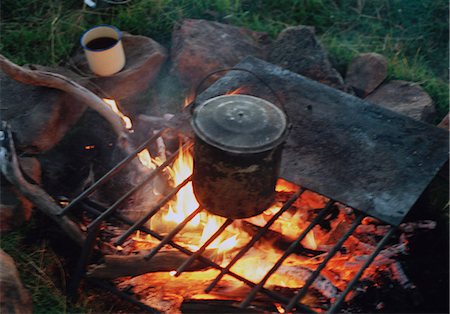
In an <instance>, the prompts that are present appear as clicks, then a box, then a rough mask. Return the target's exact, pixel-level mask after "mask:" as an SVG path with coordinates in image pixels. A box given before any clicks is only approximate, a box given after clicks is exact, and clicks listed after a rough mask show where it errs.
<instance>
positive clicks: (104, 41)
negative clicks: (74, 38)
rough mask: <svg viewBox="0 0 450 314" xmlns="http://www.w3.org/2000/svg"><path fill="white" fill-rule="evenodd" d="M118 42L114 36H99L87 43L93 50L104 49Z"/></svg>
mask: <svg viewBox="0 0 450 314" xmlns="http://www.w3.org/2000/svg"><path fill="white" fill-rule="evenodd" d="M116 43H117V39H115V38H112V37H98V38H95V39H92V40H91V41H90V42H88V43H87V44H86V47H87V48H88V49H91V50H103V49H108V48H110V47H112V46H114V45H115V44H116Z"/></svg>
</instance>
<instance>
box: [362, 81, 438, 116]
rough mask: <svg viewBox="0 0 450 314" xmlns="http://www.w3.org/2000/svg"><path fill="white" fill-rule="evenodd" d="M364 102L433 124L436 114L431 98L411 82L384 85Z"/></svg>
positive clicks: (395, 82)
mask: <svg viewBox="0 0 450 314" xmlns="http://www.w3.org/2000/svg"><path fill="white" fill-rule="evenodd" d="M365 100H367V101H369V102H373V103H375V104H378V105H380V106H383V107H386V108H388V109H391V110H393V111H396V112H398V113H402V114H404V115H407V116H409V117H411V118H413V119H416V120H420V121H423V122H428V123H432V122H433V120H434V116H435V112H436V109H435V107H434V104H433V101H432V99H431V97H430V96H429V95H428V94H427V93H426V92H425V91H424V90H423V89H422V87H420V85H418V84H416V83H412V82H406V81H400V80H398V81H390V82H387V83H384V84H382V85H381V86H380V87H378V88H377V89H376V90H375V91H374V92H373V93H372V94H370V95H369V96H367V97H366V98H365Z"/></svg>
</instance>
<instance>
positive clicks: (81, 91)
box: [0, 55, 127, 145]
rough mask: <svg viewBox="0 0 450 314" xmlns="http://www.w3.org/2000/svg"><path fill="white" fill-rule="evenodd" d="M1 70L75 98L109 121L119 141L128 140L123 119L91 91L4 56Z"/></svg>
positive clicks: (14, 76) (53, 74) (0, 64)
mask: <svg viewBox="0 0 450 314" xmlns="http://www.w3.org/2000/svg"><path fill="white" fill-rule="evenodd" d="M0 68H1V69H2V71H3V72H5V73H6V74H7V75H8V76H10V77H11V78H12V79H14V80H16V81H18V82H21V83H24V84H30V85H35V86H43V87H51V88H56V89H59V90H61V91H64V92H66V93H68V94H70V95H72V96H74V97H75V98H77V99H79V100H80V101H82V102H83V103H85V104H87V105H88V106H89V107H91V108H92V109H93V110H95V111H97V112H98V113H99V114H100V115H102V116H103V117H104V118H105V119H106V120H107V121H109V122H110V123H111V126H112V127H113V129H114V131H115V132H116V133H117V135H118V137H119V139H122V140H124V139H127V131H126V128H125V125H124V124H123V122H122V120H121V118H120V117H119V116H118V115H117V114H115V113H114V111H113V110H112V109H111V108H110V107H108V106H105V103H104V102H103V100H102V99H100V98H99V97H98V96H97V95H95V94H94V93H92V92H91V91H89V90H88V89H87V88H85V87H83V86H81V85H79V84H78V83H75V82H74V81H72V80H70V79H69V78H67V77H65V76H63V75H61V74H57V73H51V72H46V71H39V70H30V69H26V68H24V67H21V66H18V65H17V64H14V63H13V62H11V61H10V60H8V59H7V58H6V57H5V56H3V55H0ZM119 142H120V141H119ZM125 144H126V142H125V143H122V145H125Z"/></svg>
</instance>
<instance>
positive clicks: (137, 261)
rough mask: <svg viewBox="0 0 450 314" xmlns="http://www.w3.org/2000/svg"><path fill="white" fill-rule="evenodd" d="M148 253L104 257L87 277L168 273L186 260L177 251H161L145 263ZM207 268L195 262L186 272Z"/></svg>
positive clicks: (90, 270)
mask: <svg viewBox="0 0 450 314" xmlns="http://www.w3.org/2000/svg"><path fill="white" fill-rule="evenodd" d="M148 253H149V252H148V251H140V252H139V253H138V254H134V255H126V256H120V255H106V256H105V257H104V262H103V263H102V264H93V265H90V266H89V268H88V271H87V276H89V277H95V278H102V279H113V278H118V277H124V276H137V275H142V274H146V273H156V272H170V271H173V270H176V269H177V268H178V267H179V266H180V265H181V264H182V263H183V262H184V261H185V260H186V259H187V258H188V256H187V255H186V254H183V253H181V252H179V251H162V252H159V253H158V254H156V255H155V257H153V258H152V259H151V260H149V261H147V260H146V259H144V256H145V255H147V254H148ZM205 268H207V265H205V264H204V263H202V262H199V261H195V262H193V263H192V264H191V265H189V267H188V268H187V269H186V271H196V270H201V269H205Z"/></svg>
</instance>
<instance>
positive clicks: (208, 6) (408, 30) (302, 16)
mask: <svg viewBox="0 0 450 314" xmlns="http://www.w3.org/2000/svg"><path fill="white" fill-rule="evenodd" d="M99 1H100V2H99V4H100V5H99V7H98V8H96V9H91V8H88V7H86V6H84V5H83V3H82V1H81V0H66V1H59V0H43V1H37V0H3V1H2V3H1V5H2V10H1V18H2V19H1V41H0V50H1V53H2V54H4V55H5V56H7V57H8V58H11V59H12V60H13V61H15V62H16V63H19V64H24V63H36V64H42V65H56V64H59V63H62V62H63V61H64V60H66V59H67V58H69V57H70V55H71V54H72V53H73V52H74V50H75V49H76V48H77V47H78V39H79V37H80V35H81V34H82V32H83V30H85V29H86V28H88V27H90V26H92V25H95V24H100V23H109V24H114V25H116V26H118V27H119V28H120V29H122V30H125V31H128V32H130V33H133V34H139V35H145V36H149V37H152V38H154V39H155V40H157V41H159V42H161V43H163V44H164V45H167V46H169V45H170V37H171V31H172V29H173V26H174V24H175V23H176V22H178V21H180V20H181V19H183V18H205V19H209V20H216V21H220V22H226V23H231V24H234V25H239V26H243V27H248V28H250V29H253V30H258V31H265V32H268V33H269V34H270V35H272V36H273V37H275V36H276V35H277V34H278V33H279V32H280V31H281V30H282V29H283V28H285V27H287V26H291V25H298V24H305V25H313V26H315V27H316V30H317V34H318V36H319V37H320V39H321V40H322V42H323V44H324V45H325V47H326V48H327V50H328V51H329V53H330V56H331V58H332V59H333V60H334V61H335V62H336V64H337V66H338V68H340V69H341V71H343V70H344V69H345V67H346V65H347V64H348V62H349V61H350V60H351V58H352V57H354V56H355V55H357V54H358V53H361V52H369V51H374V52H378V53H381V54H383V55H385V56H386V57H387V58H388V60H389V78H390V79H403V80H411V81H414V82H419V83H420V84H421V85H422V86H423V87H424V88H425V90H426V91H427V92H428V93H429V94H430V95H431V97H432V98H433V100H434V102H435V104H436V106H437V108H438V118H439V119H440V118H442V117H443V116H444V115H445V114H446V113H447V112H448V100H449V98H448V97H449V96H448V95H449V93H448V63H449V62H448V22H449V19H448V2H447V1H445V0H433V1H422V0H370V1H367V0H289V1H288V0H278V1H269V0H198V1H193V0H131V1H130V2H129V3H128V4H124V5H112V6H111V5H107V4H105V3H104V2H101V0H99Z"/></svg>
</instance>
